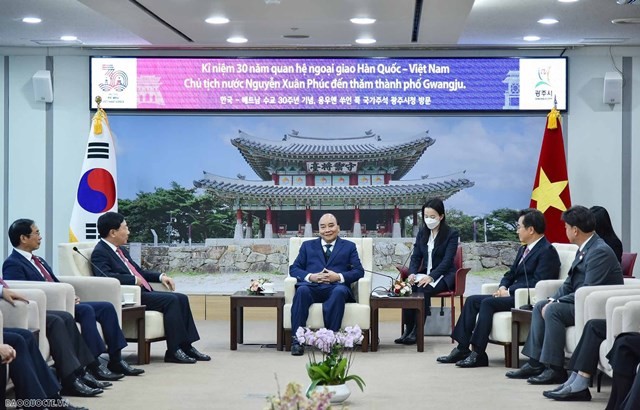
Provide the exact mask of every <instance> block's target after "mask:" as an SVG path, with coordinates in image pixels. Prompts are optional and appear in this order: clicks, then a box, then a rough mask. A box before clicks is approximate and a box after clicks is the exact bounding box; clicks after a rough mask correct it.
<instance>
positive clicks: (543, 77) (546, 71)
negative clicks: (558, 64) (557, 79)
mask: <svg viewBox="0 0 640 410" xmlns="http://www.w3.org/2000/svg"><path fill="white" fill-rule="evenodd" d="M550 76H551V67H540V68H538V80H539V81H538V82H537V83H536V88H538V87H541V86H545V85H546V86H548V87H551V80H549V77H550Z"/></svg>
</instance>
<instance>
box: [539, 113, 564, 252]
mask: <svg viewBox="0 0 640 410" xmlns="http://www.w3.org/2000/svg"><path fill="white" fill-rule="evenodd" d="M529 206H530V207H531V208H536V209H538V210H539V211H540V212H542V213H543V214H544V219H545V222H546V225H547V228H546V230H545V236H546V237H547V239H548V240H549V242H561V243H567V242H568V241H569V240H568V239H567V235H566V234H565V231H564V222H563V221H562V219H561V216H562V212H564V211H566V210H567V208H569V207H570V206H571V196H570V194H569V178H568V176H567V161H566V159H565V155H564V141H563V139H562V126H561V125H560V113H559V112H558V110H556V108H555V107H554V108H553V109H552V110H551V112H550V113H549V115H547V124H546V127H545V129H544V137H543V138H542V148H540V159H539V160H538V168H537V170H536V178H535V180H534V181H533V192H532V193H531V204H530V205H529Z"/></svg>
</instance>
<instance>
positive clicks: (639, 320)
mask: <svg viewBox="0 0 640 410" xmlns="http://www.w3.org/2000/svg"><path fill="white" fill-rule="evenodd" d="M606 321H607V337H606V339H605V340H604V341H603V342H602V343H601V344H600V354H599V356H600V357H599V360H598V377H597V389H598V392H599V391H600V386H601V384H602V376H604V375H605V374H606V375H607V376H609V377H613V369H612V368H611V365H610V364H609V359H607V353H609V351H610V350H611V348H612V347H613V342H614V341H615V339H616V337H618V335H619V334H620V333H623V332H640V289H639V290H638V292H637V293H636V294H630V295H626V296H613V297H611V298H609V299H608V300H607V302H606Z"/></svg>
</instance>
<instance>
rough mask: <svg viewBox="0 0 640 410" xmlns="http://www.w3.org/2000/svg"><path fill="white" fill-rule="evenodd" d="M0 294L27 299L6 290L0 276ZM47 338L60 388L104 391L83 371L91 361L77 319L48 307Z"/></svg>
mask: <svg viewBox="0 0 640 410" xmlns="http://www.w3.org/2000/svg"><path fill="white" fill-rule="evenodd" d="M0 285H1V287H0V296H1V297H2V298H3V299H4V300H6V301H7V302H8V303H10V304H11V305H13V304H14V303H15V301H16V300H22V301H26V299H25V298H24V297H22V296H21V295H20V294H19V293H17V292H15V291H13V290H11V289H9V286H8V285H7V284H6V282H5V281H4V280H2V279H0ZM45 325H46V332H47V340H48V341H49V346H50V348H51V356H52V357H53V360H54V367H55V368H56V371H57V373H58V377H59V378H60V380H61V381H62V390H63V392H64V393H65V394H68V395H71V396H83V397H89V396H95V395H97V394H100V393H102V392H103V390H102V388H100V387H98V381H97V380H96V379H95V378H94V377H93V376H92V375H90V374H89V373H87V372H85V366H86V365H87V364H89V363H91V362H92V361H93V357H92V356H91V352H90V351H89V348H88V347H87V345H86V344H85V343H84V341H83V340H82V336H80V332H79V331H78V327H77V326H76V322H75V321H74V320H73V316H71V314H69V312H63V311H56V310H48V311H47V316H46V324H45Z"/></svg>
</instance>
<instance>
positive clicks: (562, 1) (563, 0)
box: [558, 0, 580, 3]
mask: <svg viewBox="0 0 640 410" xmlns="http://www.w3.org/2000/svg"><path fill="white" fill-rule="evenodd" d="M558 1H559V2H560V3H575V2H578V1H580V0H558Z"/></svg>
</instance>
